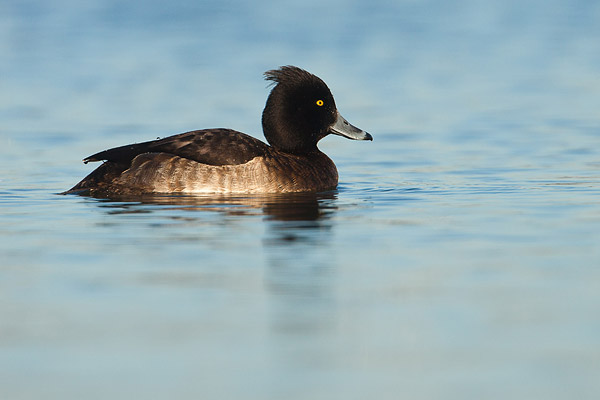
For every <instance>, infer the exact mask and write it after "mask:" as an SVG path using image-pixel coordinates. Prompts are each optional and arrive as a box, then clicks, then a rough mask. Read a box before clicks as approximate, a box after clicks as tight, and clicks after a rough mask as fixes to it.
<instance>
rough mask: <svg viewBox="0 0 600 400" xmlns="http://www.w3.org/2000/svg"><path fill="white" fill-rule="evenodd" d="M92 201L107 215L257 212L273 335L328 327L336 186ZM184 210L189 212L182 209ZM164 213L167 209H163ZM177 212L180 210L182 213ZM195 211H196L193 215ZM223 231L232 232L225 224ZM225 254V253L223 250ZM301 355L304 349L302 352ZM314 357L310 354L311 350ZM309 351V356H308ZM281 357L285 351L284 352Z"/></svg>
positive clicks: (178, 216)
mask: <svg viewBox="0 0 600 400" xmlns="http://www.w3.org/2000/svg"><path fill="white" fill-rule="evenodd" d="M99 200H100V201H99V202H97V203H96V205H97V206H99V207H103V208H106V209H107V212H108V214H110V215H119V214H136V213H164V212H165V211H167V210H177V211H183V210H185V211H186V212H184V213H181V212H177V213H175V214H174V215H169V216H168V218H170V219H171V218H172V219H176V220H181V219H185V220H186V221H198V222H202V221H204V218H202V217H201V216H200V215H198V214H194V213H198V212H208V213H213V214H214V213H218V214H222V215H225V216H227V217H238V216H239V217H240V218H241V219H244V218H245V217H256V216H259V217H260V216H262V217H263V222H264V225H265V231H264V233H263V236H262V238H261V241H260V242H261V243H262V249H260V248H256V251H257V252H262V255H263V256H264V258H263V257H261V256H259V255H257V254H254V255H252V256H249V257H248V262H250V263H251V262H252V261H251V260H254V262H256V260H257V259H263V260H264V263H265V264H264V272H265V274H264V276H263V284H264V290H265V291H266V292H267V293H268V294H269V296H270V299H271V300H270V301H269V304H270V314H271V330H272V332H273V334H275V335H289V334H292V335H295V334H297V333H300V332H305V333H306V332H321V331H323V330H325V331H326V330H329V329H332V326H333V325H332V324H335V322H334V319H333V318H332V317H331V315H332V314H334V311H333V309H334V308H335V307H334V304H335V301H334V300H333V293H332V292H333V290H332V287H333V285H334V282H333V281H334V278H335V274H334V268H335V265H336V257H335V254H334V253H332V252H331V251H330V250H331V241H332V239H333V237H334V235H333V234H332V232H333V231H334V229H333V227H334V221H335V219H334V218H332V217H333V216H334V215H335V213H336V212H337V209H338V206H337V192H336V191H330V192H323V193H297V194H276V195H236V196H178V195H144V196H135V197H123V196H120V197H114V196H113V197H111V198H104V199H99ZM187 211H189V212H187ZM165 214H169V213H165ZM182 214H183V215H182ZM195 215H198V216H195ZM227 234H228V235H231V236H235V233H234V232H232V231H229V230H228V233H227ZM223 257H224V258H227V257H228V255H227V254H223ZM305 356H306V355H305ZM312 356H314V357H316V356H315V355H312ZM312 356H311V357H312ZM286 357H287V355H286Z"/></svg>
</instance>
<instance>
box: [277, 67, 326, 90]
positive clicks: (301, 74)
mask: <svg viewBox="0 0 600 400" xmlns="http://www.w3.org/2000/svg"><path fill="white" fill-rule="evenodd" d="M265 79H266V80H267V81H273V83H274V84H275V83H279V84H284V85H285V84H299V83H308V82H315V81H317V82H319V83H321V84H322V85H324V86H327V85H325V82H323V81H322V80H321V79H320V78H319V77H318V76H316V75H313V74H311V73H310V72H308V71H305V70H303V69H302V68H298V67H295V66H293V65H286V66H283V67H279V69H272V70H270V71H267V72H265Z"/></svg>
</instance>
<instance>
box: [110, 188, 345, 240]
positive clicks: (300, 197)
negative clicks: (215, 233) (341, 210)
mask: <svg viewBox="0 0 600 400" xmlns="http://www.w3.org/2000/svg"><path fill="white" fill-rule="evenodd" d="M336 198H337V192H334V191H330V192H322V193H286V194H261V195H254V194H252V195H211V196H205V195H203V196H189V195H172V194H165V195H161V194H148V195H140V196H110V197H100V198H98V199H99V200H100V201H101V204H100V206H101V207H106V208H109V209H111V210H110V211H109V214H132V213H145V212H153V211H157V209H156V208H152V207H151V208H148V207H145V206H153V205H154V206H159V207H160V209H161V210H165V209H174V210H187V211H206V212H219V213H224V214H227V215H264V216H265V217H266V218H267V219H270V220H276V221H319V220H323V219H327V218H328V217H329V216H330V215H331V214H332V213H333V212H334V211H335V210H336V206H335V200H336ZM284 240H285V239H284Z"/></svg>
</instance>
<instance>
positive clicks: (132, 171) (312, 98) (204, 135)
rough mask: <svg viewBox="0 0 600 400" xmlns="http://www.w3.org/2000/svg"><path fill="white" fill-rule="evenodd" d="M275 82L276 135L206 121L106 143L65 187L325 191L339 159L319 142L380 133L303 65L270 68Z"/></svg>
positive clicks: (272, 130)
mask: <svg viewBox="0 0 600 400" xmlns="http://www.w3.org/2000/svg"><path fill="white" fill-rule="evenodd" d="M264 77H265V79H266V80H267V81H270V83H271V84H272V85H273V87H272V90H271V92H270V93H269V96H268V97H267V102H266V105H265V108H264V110H263V113H262V128H263V133H264V136H265V138H266V140H267V142H268V144H267V143H264V142H263V141H261V140H259V139H257V138H255V137H253V136H250V135H247V134H245V133H242V132H238V131H235V130H232V129H226V128H212V129H202V130H195V131H190V132H185V133H181V134H178V135H173V136H169V137H165V138H162V139H156V140H151V141H147V142H142V143H135V144H130V145H125V146H120V147H115V148H111V149H108V150H104V151H101V152H99V153H96V154H93V155H91V156H89V157H86V158H84V159H83V162H84V163H86V164H87V163H89V162H97V161H103V163H102V164H100V166H98V167H97V168H96V169H95V170H93V171H92V172H91V173H90V174H89V175H88V176H86V177H85V178H83V179H82V180H81V181H80V182H79V183H77V184H76V185H75V186H73V187H72V188H71V189H69V190H67V191H66V192H63V194H81V195H89V196H110V195H142V194H161V193H168V194H192V195H193V194H208V193H215V194H237V193H292V192H294V193H295V192H323V191H329V190H334V189H335V188H336V187H337V185H338V171H337V168H336V166H335V164H334V162H333V161H332V160H331V159H330V158H329V157H328V156H327V155H325V154H324V153H323V152H321V151H320V150H319V149H318V147H317V143H318V142H319V141H320V140H321V139H323V138H324V137H326V136H327V135H330V134H333V135H339V136H342V137H345V138H348V139H353V140H373V137H372V136H371V135H370V134H369V133H367V132H365V131H363V130H362V129H360V128H357V127H356V126H354V125H352V124H350V123H349V122H348V121H347V120H346V119H345V118H344V117H342V115H341V114H340V112H339V111H338V109H337V107H336V104H335V101H334V99H333V95H332V94H331V91H330V90H329V88H328V87H327V85H326V84H325V82H324V81H323V80H321V79H320V78H319V77H317V76H316V75H313V74H312V73H310V72H308V71H306V70H304V69H301V68H299V67H296V66H291V65H288V66H282V67H279V68H278V69H274V70H270V71H267V72H265V73H264Z"/></svg>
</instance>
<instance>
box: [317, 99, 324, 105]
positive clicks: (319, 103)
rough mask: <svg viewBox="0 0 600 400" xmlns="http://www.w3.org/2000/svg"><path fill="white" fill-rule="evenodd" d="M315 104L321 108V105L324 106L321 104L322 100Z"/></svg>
mask: <svg viewBox="0 0 600 400" xmlns="http://www.w3.org/2000/svg"><path fill="white" fill-rule="evenodd" d="M316 104H317V105H318V106H319V107H322V106H323V104H325V103H323V100H317V103H316Z"/></svg>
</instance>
